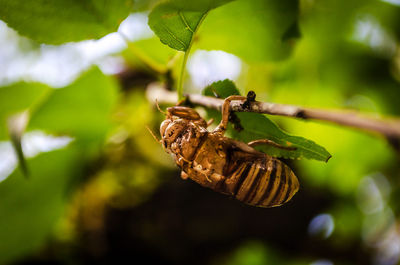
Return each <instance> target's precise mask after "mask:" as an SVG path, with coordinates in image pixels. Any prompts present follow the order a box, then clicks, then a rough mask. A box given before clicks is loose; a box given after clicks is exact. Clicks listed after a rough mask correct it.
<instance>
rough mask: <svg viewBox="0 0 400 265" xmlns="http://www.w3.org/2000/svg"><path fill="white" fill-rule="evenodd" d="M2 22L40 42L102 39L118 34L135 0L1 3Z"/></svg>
mask: <svg viewBox="0 0 400 265" xmlns="http://www.w3.org/2000/svg"><path fill="white" fill-rule="evenodd" d="M0 6H1V8H0V19H2V20H3V21H5V22H6V23H7V24H8V25H9V26H10V27H12V28H14V29H16V30H17V31H18V32H19V33H20V34H21V35H25V36H27V37H29V38H31V39H33V40H35V41H37V42H40V43H49V44H60V43H64V42H70V41H80V40H85V39H98V38H101V37H103V36H105V35H106V34H108V33H110V32H113V31H117V29H118V26H119V24H120V23H121V22H122V20H123V19H125V18H126V17H127V16H128V15H129V13H130V12H131V10H132V6H133V1H132V0H114V1H107V0H95V1H93V0H92V1H91V0H86V1H68V0H53V1H46V0H38V1H30V2H28V1H14V0H0Z"/></svg>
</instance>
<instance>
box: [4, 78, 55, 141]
mask: <svg viewBox="0 0 400 265" xmlns="http://www.w3.org/2000/svg"><path fill="white" fill-rule="evenodd" d="M51 91H52V89H51V88H50V87H48V86H46V85H44V84H40V83H24V82H20V83H16V84H12V85H9V86H4V87H0V140H3V139H6V138H8V131H7V119H8V118H9V117H10V116H11V115H14V114H16V113H19V112H22V111H24V110H26V109H28V108H31V107H32V106H33V105H35V104H38V103H39V102H40V101H41V100H42V99H43V98H44V97H46V95H47V93H49V92H51Z"/></svg>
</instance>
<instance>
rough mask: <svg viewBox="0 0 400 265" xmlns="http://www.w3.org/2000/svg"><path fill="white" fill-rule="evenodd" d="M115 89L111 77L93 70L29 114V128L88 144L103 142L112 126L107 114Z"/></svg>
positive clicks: (112, 101) (111, 106) (115, 93)
mask: <svg viewBox="0 0 400 265" xmlns="http://www.w3.org/2000/svg"><path fill="white" fill-rule="evenodd" d="M117 89H118V88H117V84H116V82H115V80H114V79H113V78H111V77H108V76H105V75H104V74H103V73H102V72H101V71H100V70H99V69H98V68H94V69H92V70H90V71H88V72H87V73H85V74H84V75H82V76H81V77H80V78H79V79H77V80H76V81H75V82H74V83H73V84H71V85H69V86H67V87H64V88H61V89H56V90H54V92H53V93H52V94H51V95H50V96H49V97H48V98H47V100H46V102H44V103H43V104H42V105H41V106H39V107H38V109H37V110H36V111H35V112H34V113H33V114H32V118H31V121H30V123H29V126H28V129H40V130H45V131H48V132H50V133H52V134H54V133H56V134H66V135H70V136H74V137H78V138H80V139H84V140H89V141H96V140H98V139H102V138H103V137H104V135H105V133H106V132H107V131H108V129H109V128H110V126H111V121H110V118H111V117H110V112H111V110H112V108H113V107H114V104H115V102H116V100H117Z"/></svg>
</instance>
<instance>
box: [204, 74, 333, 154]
mask: <svg viewBox="0 0 400 265" xmlns="http://www.w3.org/2000/svg"><path fill="white" fill-rule="evenodd" d="M203 94H204V95H207V96H215V95H217V96H219V97H222V98H226V97H228V96H230V95H240V93H239V91H238V89H237V88H236V87H235V84H234V83H233V82H232V81H230V80H223V81H218V82H215V83H213V84H211V85H210V86H208V87H206V88H205V89H204V90H203ZM235 114H236V116H237V117H238V118H239V120H240V124H241V126H242V127H243V130H241V131H240V132H239V131H237V130H235V129H233V128H232V126H230V128H229V129H228V133H229V134H230V136H232V137H233V138H235V139H237V140H240V141H242V142H245V143H248V142H250V141H253V140H258V139H269V140H272V141H274V142H275V143H278V144H280V145H283V146H288V147H295V148H296V150H285V149H280V148H276V147H273V146H270V145H260V146H256V149H258V150H260V151H262V152H265V153H267V154H269V155H271V156H276V157H284V158H290V159H301V158H307V159H315V160H320V161H328V160H329V158H330V157H331V155H330V154H329V152H328V151H326V149H325V148H324V147H322V146H320V145H318V144H316V143H315V142H313V141H311V140H308V139H305V138H303V137H300V136H292V135H290V134H288V133H286V132H284V131H283V130H281V129H280V128H279V127H278V126H277V125H276V124H275V123H274V122H273V121H271V120H270V119H269V118H267V117H266V116H265V115H262V114H258V113H250V112H241V113H238V112H236V113H235ZM209 115H210V116H212V117H213V118H216V117H218V120H220V117H221V114H220V113H219V112H217V111H215V110H212V111H210V112H209Z"/></svg>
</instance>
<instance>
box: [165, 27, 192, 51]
mask: <svg viewBox="0 0 400 265" xmlns="http://www.w3.org/2000/svg"><path fill="white" fill-rule="evenodd" d="M163 27H164V30H165V31H166V32H167V33H168V34H169V35H170V36H171V37H172V38H174V39H175V40H176V41H177V42H179V43H180V44H182V46H183V49H184V50H186V48H187V47H186V44H185V42H184V41H182V40H181V39H179V38H178V37H177V36H176V35H175V34H174V33H173V32H171V31H170V30H169V29H168V27H167V26H165V25H163Z"/></svg>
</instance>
